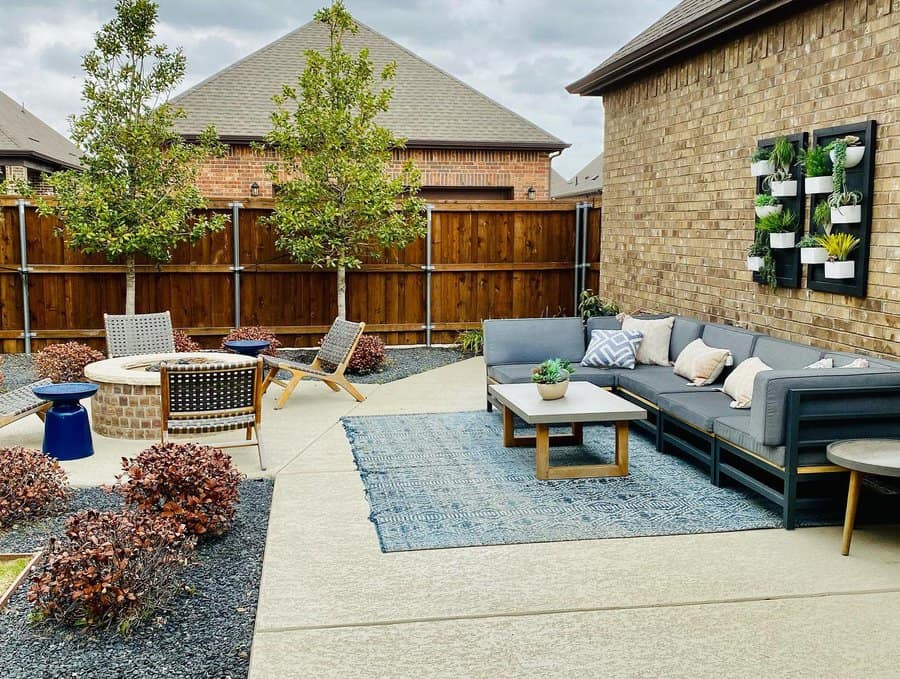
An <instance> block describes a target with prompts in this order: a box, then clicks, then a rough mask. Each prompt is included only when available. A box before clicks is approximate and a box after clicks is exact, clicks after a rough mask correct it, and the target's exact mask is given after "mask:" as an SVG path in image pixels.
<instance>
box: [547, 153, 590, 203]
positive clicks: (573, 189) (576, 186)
mask: <svg viewBox="0 0 900 679" xmlns="http://www.w3.org/2000/svg"><path fill="white" fill-rule="evenodd" d="M559 179H561V180H562V181H559V180H557V181H556V182H555V183H554V184H552V185H551V187H550V197H551V198H553V199H554V200H558V199H566V200H574V199H577V200H592V199H594V198H600V196H602V195H603V154H602V153H601V154H600V155H599V156H597V157H596V158H592V159H591V160H590V162H588V164H587V165H585V166H584V167H583V168H581V169H580V170H578V172H576V173H575V174H574V175H572V178H571V179H569V180H565V179H562V177H559Z"/></svg>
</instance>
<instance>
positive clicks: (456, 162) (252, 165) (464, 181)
mask: <svg viewBox="0 0 900 679" xmlns="http://www.w3.org/2000/svg"><path fill="white" fill-rule="evenodd" d="M274 160H275V156H274V155H273V154H272V153H262V154H260V153H256V152H254V151H253V150H252V149H251V148H250V147H249V146H246V145H234V146H231V147H230V149H229V152H228V155H226V156H225V157H223V158H212V159H210V160H209V161H207V163H206V165H205V166H204V167H203V169H202V171H201V175H200V181H199V185H200V189H201V191H202V192H203V193H204V194H205V195H207V196H220V197H229V198H232V197H237V198H239V197H244V196H247V195H249V193H250V184H252V183H253V182H256V183H257V184H259V186H260V191H259V195H260V196H262V197H271V196H272V182H270V181H269V179H268V177H267V176H266V165H267V164H268V163H271V162H273V161H274ZM406 160H413V161H414V162H415V163H416V165H417V167H418V168H419V170H420V171H421V172H422V185H423V186H454V187H512V188H513V190H514V197H515V198H516V200H524V199H525V197H526V196H525V194H526V192H527V191H528V187H530V186H533V187H534V189H535V198H536V199H537V200H547V199H549V197H550V183H549V182H550V178H549V170H550V160H549V158H548V155H547V153H546V152H540V151H479V150H454V149H406V150H402V151H398V152H397V153H395V155H394V162H393V169H394V170H396V169H399V167H400V166H401V165H402V163H403V162H405V161H406Z"/></svg>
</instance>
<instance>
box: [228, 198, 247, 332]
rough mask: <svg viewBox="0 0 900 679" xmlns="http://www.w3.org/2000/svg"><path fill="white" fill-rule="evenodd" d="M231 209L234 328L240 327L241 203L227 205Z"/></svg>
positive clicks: (242, 205) (241, 268)
mask: <svg viewBox="0 0 900 679" xmlns="http://www.w3.org/2000/svg"><path fill="white" fill-rule="evenodd" d="M228 207H230V208H231V235H232V245H233V246H234V264H233V265H232V267H231V270H232V271H233V272H234V327H235V328H240V327H241V271H242V270H243V269H244V267H242V266H241V228H240V214H241V212H240V211H241V208H242V207H244V204H243V203H237V202H234V203H228Z"/></svg>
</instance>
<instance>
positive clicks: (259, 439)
mask: <svg viewBox="0 0 900 679" xmlns="http://www.w3.org/2000/svg"><path fill="white" fill-rule="evenodd" d="M259 430H260V426H259V425H256V450H257V452H258V453H259V468H260V469H261V470H263V471H265V470H266V465H265V463H264V462H263V443H262V434H261V433H260V431H259Z"/></svg>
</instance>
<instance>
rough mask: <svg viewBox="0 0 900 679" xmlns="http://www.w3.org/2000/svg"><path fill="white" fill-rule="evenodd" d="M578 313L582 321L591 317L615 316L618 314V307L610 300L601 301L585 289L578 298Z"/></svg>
mask: <svg viewBox="0 0 900 679" xmlns="http://www.w3.org/2000/svg"><path fill="white" fill-rule="evenodd" d="M578 313H579V315H580V316H581V320H582V321H586V320H587V319H589V318H591V317H593V316H615V315H616V314H618V313H619V305H618V304H616V303H615V302H613V301H612V300H604V299H601V297H600V296H599V295H595V294H594V291H593V290H591V289H590V288H587V289H586V290H582V292H581V295H579V296H578Z"/></svg>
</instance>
